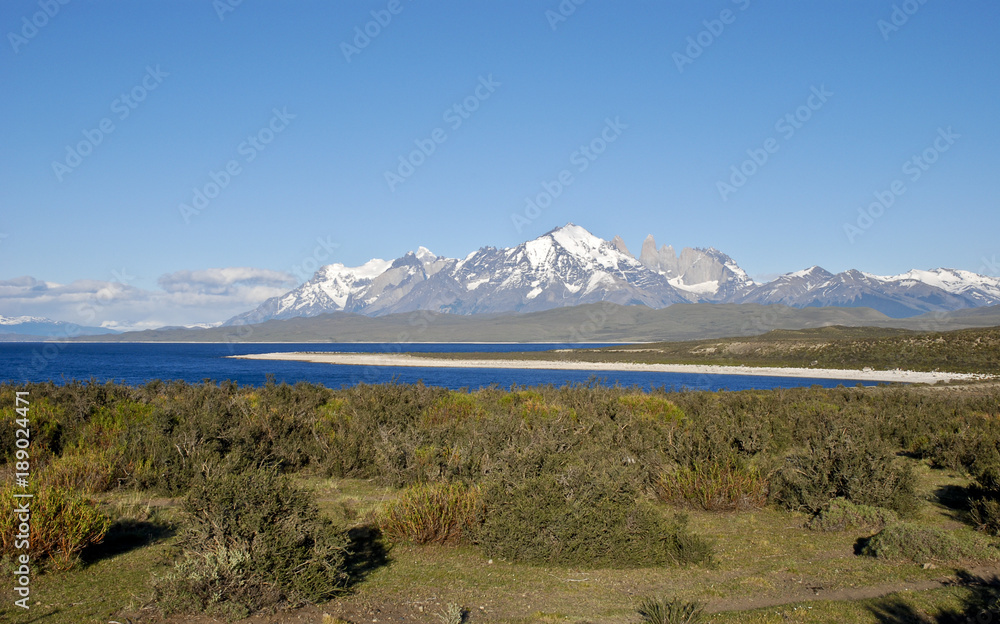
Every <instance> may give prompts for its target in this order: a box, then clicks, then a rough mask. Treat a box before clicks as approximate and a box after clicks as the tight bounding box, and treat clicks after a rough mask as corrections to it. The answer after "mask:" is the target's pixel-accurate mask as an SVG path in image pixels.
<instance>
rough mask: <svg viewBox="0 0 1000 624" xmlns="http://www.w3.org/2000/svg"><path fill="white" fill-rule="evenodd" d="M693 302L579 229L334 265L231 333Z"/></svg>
mask: <svg viewBox="0 0 1000 624" xmlns="http://www.w3.org/2000/svg"><path fill="white" fill-rule="evenodd" d="M619 240H620V239H619ZM621 247H624V246H623V245H622V246H621ZM689 300H690V295H688V294H686V293H684V292H682V291H679V290H678V289H676V288H675V287H674V286H671V284H670V282H669V279H668V277H667V276H666V275H663V274H661V273H659V272H657V271H654V270H652V269H650V268H649V267H647V266H645V265H644V264H643V263H642V262H641V261H640V260H639V259H637V258H635V257H633V256H632V255H631V254H629V253H628V252H627V250H625V251H623V250H622V248H620V247H619V246H618V245H616V244H615V243H613V242H609V241H606V240H604V239H601V238H598V237H597V236H594V235H593V234H591V233H590V232H588V231H587V230H585V229H584V228H582V227H580V226H577V225H573V224H572V223H570V224H567V225H565V226H563V227H561V228H556V229H554V230H552V231H551V232H548V233H547V234H544V235H542V236H539V237H538V238H536V239H534V240H530V241H527V242H524V243H521V244H520V245H518V246H516V247H510V248H504V249H498V248H496V247H483V248H481V249H479V250H478V251H474V252H472V253H470V254H469V255H468V256H466V257H465V258H463V259H461V260H459V259H455V258H445V257H443V256H436V255H434V254H433V253H431V252H430V251H429V250H427V249H425V248H423V247H421V248H420V249H419V250H418V251H417V253H413V252H410V253H408V254H406V255H405V256H403V257H402V258H399V259H397V260H395V261H392V262H387V261H385V260H378V259H376V260H371V261H369V262H368V263H366V264H364V265H362V266H361V267H357V268H353V269H352V268H346V267H344V266H343V265H339V264H334V265H329V266H326V267H323V268H322V269H320V270H319V271H317V272H316V274H315V275H314V276H313V278H312V279H310V280H309V281H308V282H306V283H305V284H303V285H302V286H299V287H298V288H296V289H295V290H292V291H291V292H289V293H286V294H285V295H283V296H281V297H275V298H273V299H269V300H267V301H265V302H264V303H263V304H261V305H260V306H259V307H258V308H257V309H255V310H251V311H250V312H247V313H245V314H241V315H239V316H236V317H234V318H232V319H230V320H229V321H227V324H230V325H232V324H242V323H259V322H262V321H265V320H268V319H272V318H276V319H281V318H291V317H295V316H315V315H317V314H322V313H325V312H335V311H346V312H356V313H362V314H367V315H381V314H389V313H393V312H408V311H412V310H434V311H438V312H450V313H454V314H476V313H493V312H495V313H499V312H511V311H516V312H529V311H538V310H545V309H549V308H555V307H560V306H569V305H577V304H582V303H593V302H598V301H611V302H615V303H620V304H644V305H647V306H650V307H655V308H661V307H664V306H667V305H670V304H671V303H680V302H684V301H689Z"/></svg>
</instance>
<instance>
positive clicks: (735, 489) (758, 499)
mask: <svg viewBox="0 0 1000 624" xmlns="http://www.w3.org/2000/svg"><path fill="white" fill-rule="evenodd" d="M655 487H656V494H657V496H658V497H659V498H660V500H662V501H664V502H668V503H686V504H689V505H693V506H695V507H700V508H702V509H705V510H707V511H724V510H734V509H760V508H761V507H763V506H764V505H766V504H767V479H765V478H764V476H763V475H761V474H760V473H759V472H758V471H757V469H756V468H753V467H749V468H744V467H742V466H740V465H737V464H734V463H731V462H725V463H722V462H708V463H704V464H698V465H695V467H694V468H682V469H680V470H677V471H674V472H665V473H663V474H662V475H660V477H659V478H658V479H657V480H656V484H655Z"/></svg>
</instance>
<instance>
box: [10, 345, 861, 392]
mask: <svg viewBox="0 0 1000 624" xmlns="http://www.w3.org/2000/svg"><path fill="white" fill-rule="evenodd" d="M574 346H579V347H591V348H592V347H595V346H607V345H605V344H601V345H595V344H592V343H591V344H581V345H573V344H566V343H559V344H497V343H488V344H469V343H381V344H376V343H302V344H297V343H280V344H272V343H118V342H114V343H92V342H88V343H56V342H48V343H39V342H31V343H25V342H0V381H4V382H8V383H25V382H46V381H52V382H55V383H57V384H62V383H67V382H71V381H74V380H79V381H88V380H91V379H93V380H96V381H99V382H106V381H115V382H120V383H125V384H130V385H139V384H144V383H146V382H149V381H152V380H154V379H162V380H182V381H186V382H190V383H200V382H202V381H206V380H207V381H212V382H219V381H226V380H231V381H235V382H237V383H239V384H241V385H249V386H261V385H264V384H265V383H266V382H267V380H268V378H269V376H273V379H274V380H275V381H276V382H278V383H281V382H287V383H290V384H294V383H296V382H299V381H306V382H310V383H318V384H323V385H324V386H327V387H329V388H340V387H343V386H352V385H355V384H358V383H389V382H397V383H416V382H418V381H422V382H424V383H425V384H427V385H433V386H443V387H446V388H451V389H456V390H457V389H459V388H470V389H476V388H482V387H486V386H490V385H493V384H497V385H499V386H500V387H502V388H508V387H510V386H512V385H518V386H529V385H538V384H553V385H556V386H561V385H565V384H576V383H598V384H602V385H615V384H618V385H622V386H630V387H631V386H635V387H639V388H642V389H645V390H648V389H652V388H666V389H668V390H669V389H677V390H680V389H690V390H747V389H770V388H794V387H802V386H811V385H820V386H823V387H827V388H832V387H835V386H838V385H840V384H843V385H845V386H855V385H857V384H858V383H859V382H857V381H852V380H837V379H802V378H793V377H768V376H750V375H700V374H688V373H652V372H650V373H647V372H633V371H623V372H618V371H602V372H599V373H595V372H594V371H565V370H521V369H502V368H435V367H426V368H424V367H394V366H341V365H335V364H316V363H310V362H279V361H270V360H242V359H232V358H228V357H226V356H229V355H243V354H250V353H269V352H275V351H351V352H364V353H401V352H428V351H433V352H449V351H456V352H463V353H469V352H476V351H479V352H483V351H545V350H549V349H557V348H558V349H566V348H573V347H574ZM867 385H873V384H867Z"/></svg>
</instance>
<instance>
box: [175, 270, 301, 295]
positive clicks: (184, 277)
mask: <svg viewBox="0 0 1000 624" xmlns="http://www.w3.org/2000/svg"><path fill="white" fill-rule="evenodd" d="M157 283H158V284H159V285H160V288H162V289H163V290H165V291H167V292H168V293H178V292H184V293H198V294H211V295H229V294H234V293H237V292H239V291H240V290H243V289H247V288H250V289H253V288H284V289H285V290H286V291H287V290H288V289H290V288H292V287H293V286H294V285H295V278H294V277H293V276H292V275H291V274H289V273H282V272H280V271H271V270H269V269H254V268H250V267H235V268H227V269H203V270H200V271H175V272H174V273H167V274H166V275H162V276H160V279H158V280H157Z"/></svg>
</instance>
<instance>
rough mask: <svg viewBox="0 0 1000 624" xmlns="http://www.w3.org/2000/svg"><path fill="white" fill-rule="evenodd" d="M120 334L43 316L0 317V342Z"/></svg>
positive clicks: (110, 330) (111, 330)
mask: <svg viewBox="0 0 1000 624" xmlns="http://www.w3.org/2000/svg"><path fill="white" fill-rule="evenodd" d="M117 333H119V332H117V331H115V330H113V329H107V328H104V327H85V326H82V325H74V324H73V323H64V322H62V321H53V320H52V319H47V318H43V317H41V316H2V315H0V340H8V341H9V340H38V339H39V338H63V339H65V338H72V337H75V336H99V335H111V334H117Z"/></svg>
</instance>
